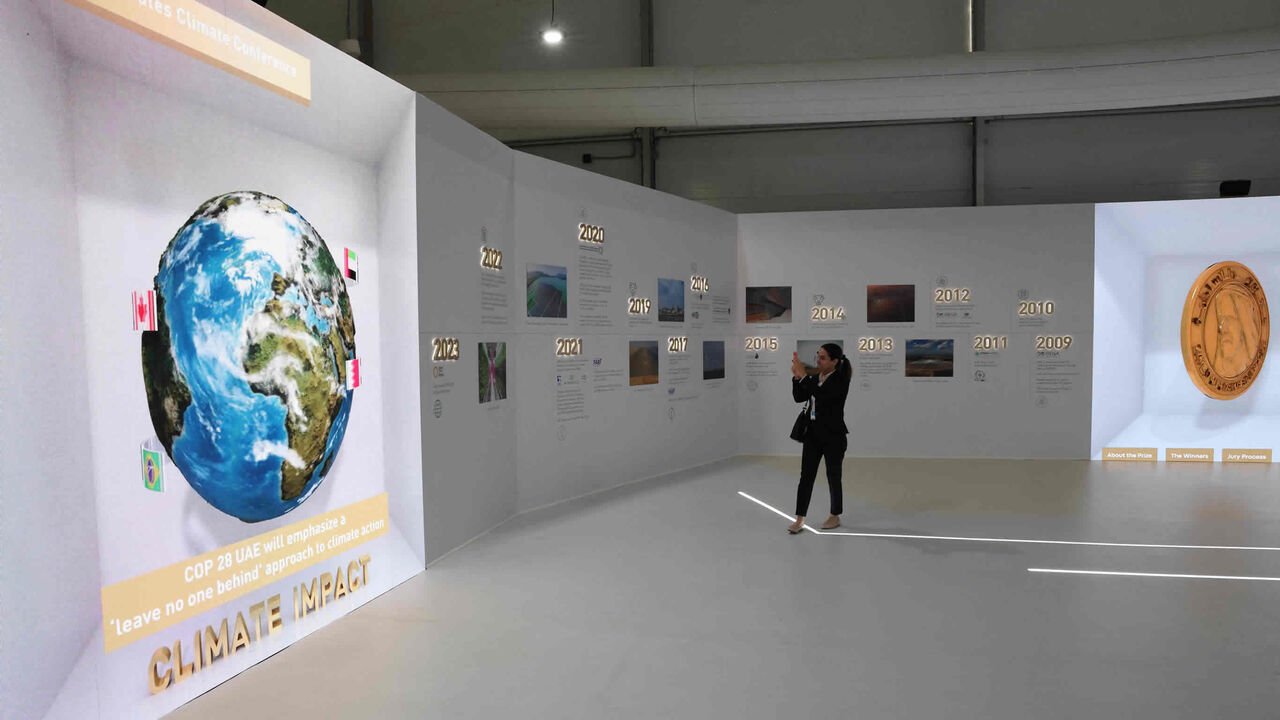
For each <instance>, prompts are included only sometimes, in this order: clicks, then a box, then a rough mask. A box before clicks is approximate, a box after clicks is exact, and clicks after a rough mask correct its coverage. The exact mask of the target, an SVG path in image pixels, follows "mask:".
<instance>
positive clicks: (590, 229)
mask: <svg viewBox="0 0 1280 720" xmlns="http://www.w3.org/2000/svg"><path fill="white" fill-rule="evenodd" d="M578 240H579V241H580V242H585V243H592V244H594V245H603V244H604V228H602V227H600V226H599V225H588V224H586V223H578Z"/></svg>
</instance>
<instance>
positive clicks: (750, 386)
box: [747, 380, 760, 392]
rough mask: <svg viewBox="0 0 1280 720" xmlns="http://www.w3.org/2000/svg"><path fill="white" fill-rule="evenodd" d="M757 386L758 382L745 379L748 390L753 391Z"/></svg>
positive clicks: (758, 385)
mask: <svg viewBox="0 0 1280 720" xmlns="http://www.w3.org/2000/svg"><path fill="white" fill-rule="evenodd" d="M759 387H760V383H758V382H756V381H755V380H748V381H747V389H748V390H750V391H751V392H755V391H756V390H757V389H758V388H759Z"/></svg>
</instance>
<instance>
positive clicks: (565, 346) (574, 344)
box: [556, 338, 582, 357]
mask: <svg viewBox="0 0 1280 720" xmlns="http://www.w3.org/2000/svg"><path fill="white" fill-rule="evenodd" d="M581 354H582V338H556V357H573V356H575V355H581Z"/></svg>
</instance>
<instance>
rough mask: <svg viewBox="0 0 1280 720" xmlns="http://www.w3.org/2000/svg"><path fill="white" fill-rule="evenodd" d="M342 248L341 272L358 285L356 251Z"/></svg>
mask: <svg viewBox="0 0 1280 720" xmlns="http://www.w3.org/2000/svg"><path fill="white" fill-rule="evenodd" d="M343 250H344V251H345V252H344V253H343V255H344V258H345V259H344V260H343V263H342V274H343V276H345V277H346V278H347V280H349V281H350V282H352V283H354V284H356V285H359V284H360V277H359V271H358V270H357V266H356V251H355V250H352V249H351V248H343Z"/></svg>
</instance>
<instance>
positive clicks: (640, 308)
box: [627, 298, 653, 315]
mask: <svg viewBox="0 0 1280 720" xmlns="http://www.w3.org/2000/svg"><path fill="white" fill-rule="evenodd" d="M651 307H653V301H652V300H650V299H649V298H627V313H628V314H630V315H648V314H649V308H651Z"/></svg>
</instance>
